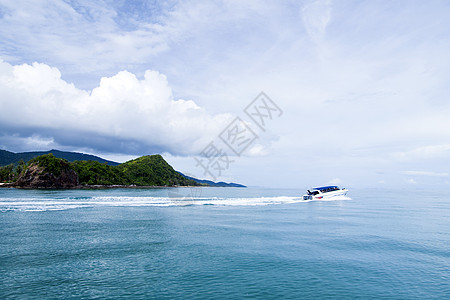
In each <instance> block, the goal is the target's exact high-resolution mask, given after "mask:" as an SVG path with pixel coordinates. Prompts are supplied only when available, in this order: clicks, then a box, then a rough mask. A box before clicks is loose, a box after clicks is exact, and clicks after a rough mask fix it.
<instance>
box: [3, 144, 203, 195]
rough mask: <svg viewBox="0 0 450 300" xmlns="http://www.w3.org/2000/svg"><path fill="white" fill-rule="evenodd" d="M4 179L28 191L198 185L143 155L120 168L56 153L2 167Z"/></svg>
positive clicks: (159, 158) (158, 157)
mask: <svg viewBox="0 0 450 300" xmlns="http://www.w3.org/2000/svg"><path fill="white" fill-rule="evenodd" d="M0 180H2V181H9V182H12V183H13V186H17V187H24V188H64V187H76V186H78V185H79V184H80V185H136V186H188V185H191V186H196V185H201V184H199V183H197V182H196V181H194V180H191V179H187V178H186V177H184V176H182V175H181V174H180V173H178V172H177V171H175V170H174V169H173V168H172V167H171V166H170V165H169V164H168V163H167V162H166V161H165V160H164V159H163V158H162V156H161V155H149V156H142V157H140V158H137V159H134V160H130V161H128V162H126V163H123V164H121V165H118V166H110V165H108V164H106V163H100V162H97V161H75V162H69V161H67V160H65V159H62V158H57V157H55V156H54V155H53V154H51V153H50V154H44V155H41V156H38V157H36V158H33V159H32V160H30V161H29V162H28V163H27V164H26V165H24V164H23V163H20V164H19V165H18V166H14V165H12V164H10V165H8V166H4V167H0Z"/></svg>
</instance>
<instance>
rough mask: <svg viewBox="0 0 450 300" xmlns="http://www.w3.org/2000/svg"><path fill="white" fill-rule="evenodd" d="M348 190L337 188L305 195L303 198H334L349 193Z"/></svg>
mask: <svg viewBox="0 0 450 300" xmlns="http://www.w3.org/2000/svg"><path fill="white" fill-rule="evenodd" d="M347 192H348V190H346V189H343V190H337V191H332V192H327V193H320V194H318V195H303V200H327V199H333V198H336V197H341V196H345V195H347Z"/></svg>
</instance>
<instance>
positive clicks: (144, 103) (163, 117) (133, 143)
mask: <svg viewBox="0 0 450 300" xmlns="http://www.w3.org/2000/svg"><path fill="white" fill-rule="evenodd" d="M230 120H231V116H229V115H227V114H216V115H212V114H210V113H208V112H207V111H206V110H205V109H203V108H201V107H199V106H198V105H197V104H196V103H195V102H194V101H192V100H183V99H177V100H176V99H174V98H173V95H172V90H171V88H170V86H169V83H168V81H167V78H166V77H165V76H164V75H163V74H160V73H159V72H156V71H150V70H149V71H146V72H145V74H144V76H143V78H141V79H139V78H137V77H136V75H134V74H132V73H130V72H127V71H121V72H119V73H117V74H116V75H114V76H111V77H104V78H102V79H101V81H100V84H99V85H98V86H97V87H96V88H94V89H93V90H92V91H85V90H81V89H78V88H76V87H75V86H74V85H73V84H71V83H68V82H66V81H64V80H63V79H62V78H61V73H60V71H59V70H58V69H57V68H54V67H50V66H48V65H46V64H42V63H33V64H31V65H28V64H23V65H11V64H8V63H6V62H3V61H0V124H1V128H2V130H1V131H2V132H1V135H2V136H3V137H2V138H0V144H1V140H2V139H5V138H8V139H9V140H11V139H14V138H16V139H25V140H27V141H28V144H29V145H30V146H31V145H32V144H33V143H32V142H33V140H34V141H36V143H38V144H40V145H43V143H44V144H47V145H58V144H63V145H66V146H74V147H91V148H92V149H94V150H98V151H103V152H106V151H107V152H111V153H129V154H145V153H152V152H169V153H172V154H174V155H189V154H197V153H198V152H199V151H200V150H201V149H202V147H204V146H205V145H206V144H207V143H208V142H209V140H211V139H213V138H214V137H215V135H217V133H218V132H220V130H221V129H223V128H224V127H225V125H226V124H227V122H229V121H230ZM9 144H11V141H10V142H9Z"/></svg>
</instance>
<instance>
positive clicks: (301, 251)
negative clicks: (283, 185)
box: [0, 188, 450, 299]
mask: <svg viewBox="0 0 450 300" xmlns="http://www.w3.org/2000/svg"><path fill="white" fill-rule="evenodd" d="M303 192H304V190H303V189H297V190H280V189H257V188H247V189H244V188H192V189H191V188H168V189H110V190H67V191H37V190H16V189H0V299H48V298H51V299H70V298H132V299H151V298H156V299H173V298H178V299H242V298H258V299H327V298H329V299H331V298H339V299H355V298H360V299H450V191H448V190H447V191H445V190H439V191H437V190H432V191H429V190H420V189H417V190H409V191H406V190H381V189H359V190H358V189H354V190H350V192H349V195H348V196H349V198H347V197H343V198H340V199H337V200H334V201H310V202H303V201H302V200H301V198H300V196H301V195H302V194H303Z"/></svg>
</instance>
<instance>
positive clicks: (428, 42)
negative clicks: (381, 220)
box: [0, 0, 450, 188]
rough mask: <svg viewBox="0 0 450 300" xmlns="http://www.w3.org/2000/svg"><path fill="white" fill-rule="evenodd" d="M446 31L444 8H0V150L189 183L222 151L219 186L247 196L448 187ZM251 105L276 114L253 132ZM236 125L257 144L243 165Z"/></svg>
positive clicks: (196, 4)
mask: <svg viewBox="0 0 450 300" xmlns="http://www.w3.org/2000/svg"><path fill="white" fill-rule="evenodd" d="M449 16H450V2H448V1H412V0H411V1H410V0H408V1H407V0H405V1H356V0H355V1H350V0H349V1H332V0H328V1H327V0H324V1H309V0H305V1H233V0H230V1H166V2H162V1H125V0H122V1H110V0H103V1H101V0H99V1H82V0H79V1H77V0H70V1H69V0H66V1H58V0H46V1H45V0H41V1H35V0H30V1H27V0H22V1H17V0H0V149H4V150H9V151H14V152H21V151H34V150H50V149H60V150H68V151H80V152H85V153H91V154H96V155H100V156H103V157H105V158H109V159H114V160H117V161H120V162H122V161H125V160H127V159H130V158H134V157H137V156H141V155H146V154H154V153H161V154H163V156H164V157H165V158H166V159H167V160H168V161H169V162H170V163H171V164H172V165H173V166H174V167H175V168H176V169H178V170H180V171H182V172H185V173H188V174H192V175H194V176H197V177H211V174H205V172H206V169H204V168H202V167H201V165H200V164H199V163H198V160H195V159H194V157H197V158H199V159H200V160H201V161H202V162H204V163H205V162H206V163H208V162H209V163H211V161H212V160H213V159H216V162H217V159H219V158H223V157H224V156H223V155H222V156H220V155H219V156H208V154H207V153H210V154H211V153H212V152H211V150H212V149H218V150H222V151H221V152H220V153H221V154H226V158H227V163H226V166H225V165H224V163H225V162H226V161H225V160H224V159H222V160H221V163H222V167H223V168H222V170H220V174H219V173H218V172H219V170H218V169H217V168H216V169H214V168H213V169H212V173H213V175H214V176H215V177H217V178H216V179H217V180H226V181H228V180H232V181H235V182H241V183H244V184H247V185H257V186H277V187H302V188H303V187H308V186H315V185H321V184H327V183H336V184H340V185H343V186H348V187H353V186H375V187H382V186H393V185H401V186H416V187H417V186H430V185H441V184H445V185H447V186H450V101H449V100H450V99H449V97H450V84H449V83H450V55H449V53H450V18H449ZM261 91H264V92H265V94H266V95H267V96H268V97H269V98H270V99H271V100H272V102H269V100H267V101H266V104H267V103H269V104H271V105H272V107H274V106H273V105H276V107H278V108H279V111H267V110H266V111H265V112H266V114H265V116H268V114H267V113H270V112H273V114H271V115H270V116H269V117H265V125H264V128H261V127H259V126H257V125H258V124H256V123H257V122H255V120H257V118H256V119H255V120H252V118H251V117H250V116H249V115H248V114H246V113H245V109H246V108H247V107H248V106H249V105H250V109H251V108H252V107H253V106H252V105H255V104H258V102H252V101H253V100H254V99H255V97H257V96H258V95H259V94H260V92H261ZM252 103H253V104H252ZM269 106H270V105H269ZM260 108H261V106H260ZM261 109H262V110H264V107H262V108H261ZM236 117H239V118H240V119H239V120H242V122H241V123H240V124H241V125H242V124H244V125H242V126H244V127H245V128H247V129H248V130H247V132H251V133H253V137H254V138H253V139H251V141H250V143H248V144H246V145H245V144H244V146H246V147H245V151H242V153H239V155H236V154H235V153H234V152H232V151H231V150H230V148H231V147H230V146H229V145H228V148H227V144H226V143H225V142H224V139H223V137H224V133H227V132H228V133H229V131H227V129H230V128H231V127H230V124H233V123H232V122H234V120H235V118H236ZM270 117H271V118H270ZM225 135H226V134H225ZM229 137H230V135H228V138H229ZM241 141H244V142H245V141H246V140H245V139H242V140H241ZM211 143H212V144H211ZM212 146H214V147H215V148H212ZM201 153H203V154H204V155H203V156H202V155H200V154H201ZM205 153H206V154H205ZM209 159H211V161H210V160H209ZM211 166H212V165H211ZM209 170H211V169H209ZM214 170H215V171H214Z"/></svg>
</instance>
